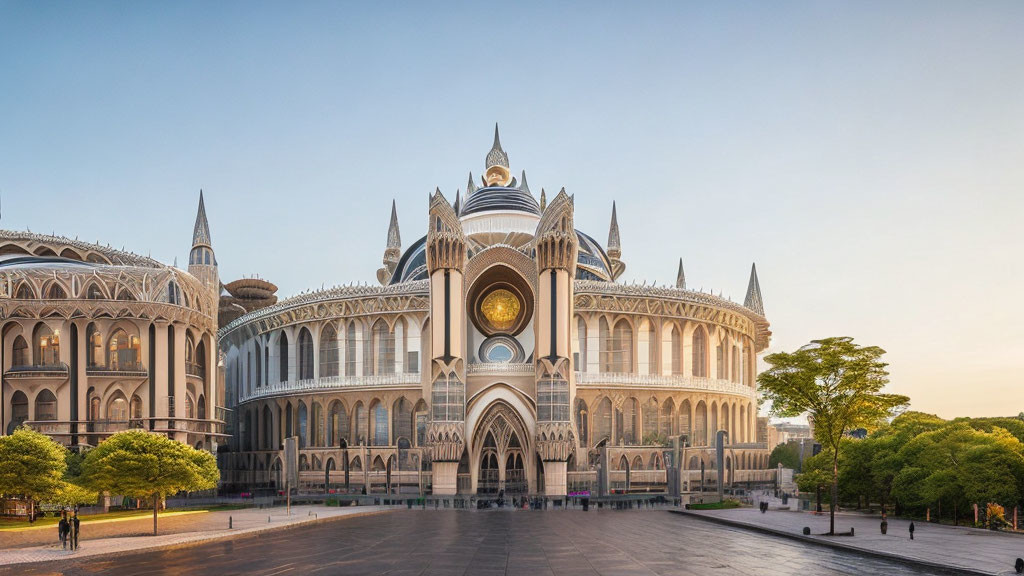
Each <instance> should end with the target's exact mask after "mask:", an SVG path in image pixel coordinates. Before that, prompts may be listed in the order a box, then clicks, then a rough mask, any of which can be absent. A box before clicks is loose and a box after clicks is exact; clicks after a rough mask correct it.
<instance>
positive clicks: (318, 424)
mask: <svg viewBox="0 0 1024 576" xmlns="http://www.w3.org/2000/svg"><path fill="white" fill-rule="evenodd" d="M310 428H311V429H312V432H313V439H312V440H313V442H312V445H313V446H323V445H324V408H323V406H322V405H321V404H320V403H319V402H317V401H316V400H314V401H313V425H312V426H311V427H310Z"/></svg>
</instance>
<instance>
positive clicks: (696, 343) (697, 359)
mask: <svg viewBox="0 0 1024 576" xmlns="http://www.w3.org/2000/svg"><path fill="white" fill-rule="evenodd" d="M707 357H708V335H707V333H705V332H704V327H703V326H697V329H696V330H694V331H693V375H694V376H697V377H701V378H706V377H707V375H708V367H707Z"/></svg>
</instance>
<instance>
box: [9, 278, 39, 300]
mask: <svg viewBox="0 0 1024 576" xmlns="http://www.w3.org/2000/svg"><path fill="white" fill-rule="evenodd" d="M14 297H15V298H17V299H18V300H35V298H36V295H35V293H33V292H32V286H29V284H28V282H22V283H21V284H19V285H18V289H17V290H15V291H14Z"/></svg>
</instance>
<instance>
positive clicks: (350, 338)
mask: <svg viewBox="0 0 1024 576" xmlns="http://www.w3.org/2000/svg"><path fill="white" fill-rule="evenodd" d="M357 367H358V366H357V365H356V323H355V322H349V323H348V327H347V328H346V329H345V376H355V375H356V368H357Z"/></svg>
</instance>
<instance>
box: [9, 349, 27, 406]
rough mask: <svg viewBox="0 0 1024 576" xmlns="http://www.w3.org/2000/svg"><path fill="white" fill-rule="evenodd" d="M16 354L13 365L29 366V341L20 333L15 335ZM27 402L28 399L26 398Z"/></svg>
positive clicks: (13, 356)
mask: <svg viewBox="0 0 1024 576" xmlns="http://www.w3.org/2000/svg"><path fill="white" fill-rule="evenodd" d="M13 352H14V354H13V355H12V358H11V366H28V365H29V359H28V342H26V341H25V339H24V338H22V337H21V336H20V335H19V336H15V337H14V350H13ZM26 402H27V400H26Z"/></svg>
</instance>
